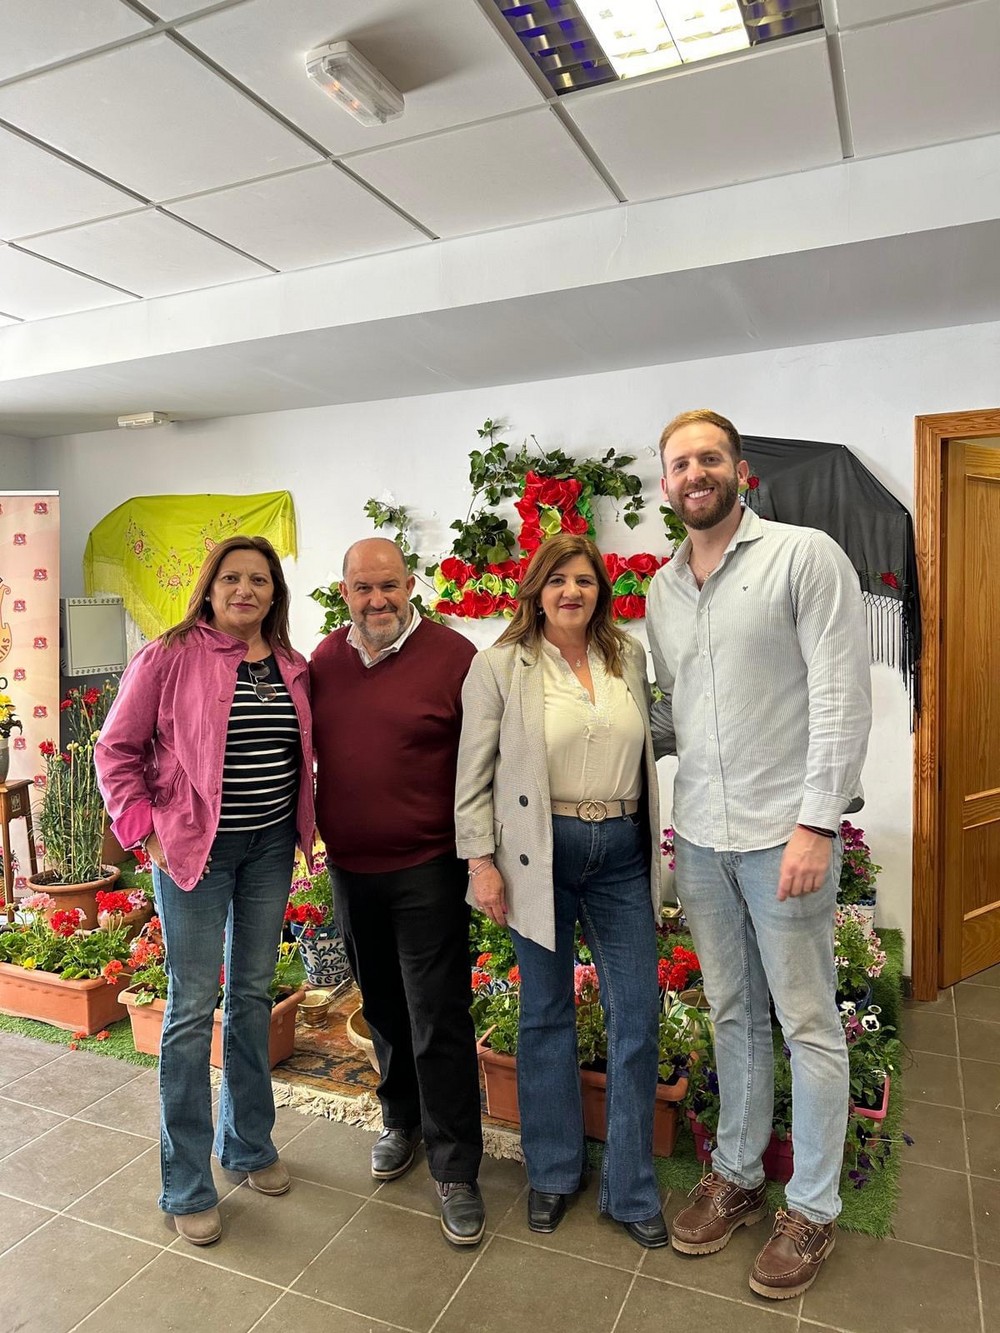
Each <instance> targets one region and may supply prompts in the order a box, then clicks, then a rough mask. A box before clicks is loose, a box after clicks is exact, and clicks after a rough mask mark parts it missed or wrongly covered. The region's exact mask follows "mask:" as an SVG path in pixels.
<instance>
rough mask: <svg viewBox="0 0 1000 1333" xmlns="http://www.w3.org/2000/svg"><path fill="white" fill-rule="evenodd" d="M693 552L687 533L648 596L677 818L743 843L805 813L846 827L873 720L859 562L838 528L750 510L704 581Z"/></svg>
mask: <svg viewBox="0 0 1000 1333" xmlns="http://www.w3.org/2000/svg"><path fill="white" fill-rule="evenodd" d="M690 551H691V542H690V538H688V539H687V540H685V541H684V542H683V543H682V544H681V546H680V547H679V548H678V550H677V552H676V554H675V555H674V558H673V560H671V561H670V563H669V564H667V565H664V566H663V567H662V568H661V569H660V570H659V571H658V572H657V574H656V576H655V578H654V579H653V582H652V584H651V585H650V589H649V595H648V598H647V602H646V625H647V629H648V633H649V643H650V648H651V650H652V657H653V666H654V669H655V672H656V682H657V684H658V685H659V687H660V689H661V690H663V692H664V694H665V696H666V699H665V701H664V702H665V707H662V708H661V709H660V710H658V711H659V712H660V713H661V716H660V717H659V718H658V723H659V725H658V727H657V729H656V731H657V733H658V734H657V739H658V741H659V742H660V743H661V744H662V743H663V742H664V741H665V744H664V745H663V750H664V753H671V752H675V753H676V754H677V757H678V769H677V777H676V780H675V783H674V814H673V820H674V827H675V828H676V830H677V832H678V833H680V834H681V836H682V837H683V838H686V839H687V841H688V842H693V843H695V844H697V845H698V846H700V847H712V848H715V850H716V851H734V852H748V851H756V850H759V849H761V848H765V847H777V846H779V845H781V844H782V843H784V842H786V841H787V840H788V838H789V837H790V836H791V833H792V831H793V830H794V828H795V825H796V824H808V825H812V826H813V827H816V828H826V829H836V828H837V827H838V825H839V823H840V819H841V816H842V815H843V812H844V810H845V809H846V808H847V806H848V804H849V803H850V801H851V800H852V798H853V797H854V796H855V795H857V793H858V790H859V783H860V775H861V766H862V764H863V763H864V758H865V751H866V749H867V745H868V731H869V728H870V726H871V671H870V668H869V654H868V636H867V631H866V623H865V610H864V603H863V601H862V597H861V591H860V588H859V586H858V577H857V574H856V573H855V572H854V570H853V568H852V567H851V564H850V561H849V560H848V559H847V556H846V555H845V554H844V552H843V551H842V550H841V548H840V547H839V546H838V545H837V543H836V542H835V541H834V540H833V539H832V538H831V537H828V536H827V535H826V533H823V532H817V531H816V530H815V529H812V528H797V527H791V526H790V525H788V524H785V523H772V522H768V521H763V520H761V519H760V518H759V517H758V516H757V515H756V514H755V513H754V512H753V511H752V510H749V509H747V510H745V511H744V513H743V518H742V520H741V522H740V526H739V528H738V529H737V531H736V533H735V535H734V536H733V539H732V541H731V542H730V543H729V546H728V547H727V548H726V551H725V554H724V555H723V557H722V560H721V562H720V564H719V565H718V567H717V568H716V569H715V570H714V572H713V573H712V574H711V575H710V576H709V577H708V578H707V579H706V580H705V583H704V586H703V587H702V588H701V589H699V587H698V584H697V582H696V581H695V578H694V575H693V574H692V572H691V569H690V568H689V565H688V557H689V555H690ZM671 730H672V737H671ZM671 739H672V740H673V745H671V743H670V742H671Z"/></svg>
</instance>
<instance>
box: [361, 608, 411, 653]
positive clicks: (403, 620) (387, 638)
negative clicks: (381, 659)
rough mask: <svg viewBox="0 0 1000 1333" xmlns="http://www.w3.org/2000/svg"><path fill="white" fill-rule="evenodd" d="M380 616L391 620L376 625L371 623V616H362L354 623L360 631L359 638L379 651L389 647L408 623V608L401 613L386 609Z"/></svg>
mask: <svg viewBox="0 0 1000 1333" xmlns="http://www.w3.org/2000/svg"><path fill="white" fill-rule="evenodd" d="M381 614H382V615H384V616H386V617H389V616H391V617H392V619H391V620H390V619H388V618H387V619H386V620H385V621H384V622H383V623H382V624H376V623H373V622H372V617H371V616H369V615H367V614H362V615H361V616H360V617H359V618H358V619H357V620H355V622H354V623H355V624H356V625H357V627H358V629H359V630H360V631H361V637H362V638H363V639H364V640H365V641H366V642H367V643H370V644H371V645H372V647H374V648H378V649H379V650H380V651H381V650H382V649H383V648H389V647H391V645H392V644H394V643H395V642H396V640H397V639H398V638H399V636H400V635H401V634H402V633H403V631H404V630H405V629H406V627H407V625H408V624H409V623H410V617H409V608H408V607H407V608H404V609H403V610H402V611H395V610H393V609H392V608H388V609H387V610H386V611H384V612H382V613H381Z"/></svg>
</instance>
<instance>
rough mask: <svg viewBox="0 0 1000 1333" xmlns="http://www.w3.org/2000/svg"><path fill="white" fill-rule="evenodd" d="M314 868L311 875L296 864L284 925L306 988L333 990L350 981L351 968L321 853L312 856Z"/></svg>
mask: <svg viewBox="0 0 1000 1333" xmlns="http://www.w3.org/2000/svg"><path fill="white" fill-rule="evenodd" d="M313 865H314V867H315V869H314V870H313V872H312V873H311V874H310V872H309V870H308V868H307V867H306V865H305V863H304V862H303V860H302V859H301V858H297V860H296V865H295V877H294V878H293V880H292V888H291V893H290V894H289V897H288V906H287V907H286V908H285V924H286V925H287V926H288V928H289V930H290V931H291V933H292V935H293V936H294V937H295V939H296V940H297V941H298V943H299V947H300V949H301V951H302V962H303V963H304V965H305V969H306V980H307V981H308V983H309V985H310V986H325V987H328V988H333V989H336V988H337V987H338V986H342V985H344V984H345V983H346V982H348V981H350V979H351V968H350V964H349V963H348V961H347V951H346V950H345V948H344V940H343V937H342V935H341V933H340V930H339V928H338V926H337V923H336V922H335V921H334V919H333V886H332V885H331V883H330V871H329V870H328V869H327V864H326V853H325V852H324V851H322V850H320V851H317V852H316V853H315V854H314V856H313Z"/></svg>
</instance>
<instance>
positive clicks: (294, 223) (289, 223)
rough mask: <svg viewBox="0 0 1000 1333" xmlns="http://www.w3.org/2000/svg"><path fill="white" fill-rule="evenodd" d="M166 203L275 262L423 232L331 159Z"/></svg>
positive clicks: (359, 248) (371, 249)
mask: <svg viewBox="0 0 1000 1333" xmlns="http://www.w3.org/2000/svg"><path fill="white" fill-rule="evenodd" d="M169 208H170V211H171V213H177V214H178V215H179V216H180V217H184V218H187V219H188V221H189V222H194V223H196V224H197V226H199V227H203V228H204V229H205V231H210V232H211V233H212V235H213V236H219V237H221V239H222V240H224V241H229V242H230V243H231V244H232V245H238V246H239V247H240V249H241V250H247V251H249V253H250V254H252V255H255V256H256V257H257V258H258V259H263V260H264V261H265V262H266V263H268V264H271V265H273V267H274V268H277V269H293V268H311V267H312V266H313V265H316V264H330V263H333V262H335V261H336V260H338V259H351V258H354V257H355V256H357V255H371V254H375V253H377V252H378V251H380V250H395V249H398V248H400V247H401V246H405V245H415V244H416V243H418V242H421V241H425V240H426V237H425V236H424V235H423V233H422V232H420V231H418V230H417V228H416V227H414V226H412V225H411V224H410V223H409V222H406V221H405V220H404V219H403V218H401V217H400V216H399V215H398V214H397V213H394V212H393V211H392V209H391V208H388V207H387V206H386V205H385V204H383V203H381V202H380V201H379V200H378V199H376V198H375V197H374V195H372V194H370V193H369V192H368V190H366V189H365V188H364V186H363V185H359V184H358V183H357V182H356V181H353V180H352V179H351V178H350V176H348V175H347V174H346V173H345V172H343V171H340V170H339V169H338V168H337V167H335V166H332V165H326V166H321V167H307V168H306V169H305V170H304V171H295V172H292V173H290V174H289V175H287V176H272V177H270V178H269V179H268V180H260V181H252V182H251V183H250V184H249V185H237V186H236V187H235V188H233V189H231V190H219V191H217V192H216V193H214V194H203V195H199V196H198V197H197V198H195V199H186V200H181V201H180V202H178V203H171V204H170V205H169Z"/></svg>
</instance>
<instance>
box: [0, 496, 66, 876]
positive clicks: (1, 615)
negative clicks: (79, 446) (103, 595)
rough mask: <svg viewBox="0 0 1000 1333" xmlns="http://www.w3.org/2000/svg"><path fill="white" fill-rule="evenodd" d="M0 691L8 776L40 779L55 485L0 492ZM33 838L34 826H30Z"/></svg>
mask: <svg viewBox="0 0 1000 1333" xmlns="http://www.w3.org/2000/svg"><path fill="white" fill-rule="evenodd" d="M0 695H5V696H7V698H8V699H9V700H10V703H9V705H7V706H6V707H5V708H4V709H3V716H9V715H12V716H13V717H14V718H16V720H17V722H19V723H20V724H21V728H22V730H18V728H17V726H16V725H14V724H13V723H6V724H4V726H3V729H4V730H6V729H7V727H8V726H9V727H10V738H9V739H10V771H9V772H8V775H7V781H8V782H16V781H18V780H19V779H22V778H28V779H30V780H31V781H32V782H33V783H34V784H35V788H36V791H35V793H34V795H35V798H36V799H35V801H34V802H33V805H37V797H38V796H39V795H40V793H41V786H42V784H43V783H44V780H45V776H44V767H43V765H42V762H41V758H40V756H39V753H38V747H39V745H40V744H41V743H42V741H45V740H50V739H52V740H55V741H56V742H57V743H58V740H59V497H58V495H57V493H56V492H54V491H47V492H30V493H29V492H23V491H14V492H9V493H7V494H4V492H3V491H2V490H0ZM35 833H36V836H37V833H38V830H37V826H36V829H35ZM11 846H12V849H13V853H14V855H15V857H16V858H17V863H18V870H17V875H16V883H17V885H18V886H19V887H23V880H24V876H25V874H27V873H28V867H29V861H28V840H27V829H26V827H25V823H24V820H23V819H17V820H15V821H14V822H13V823H12V824H11Z"/></svg>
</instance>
